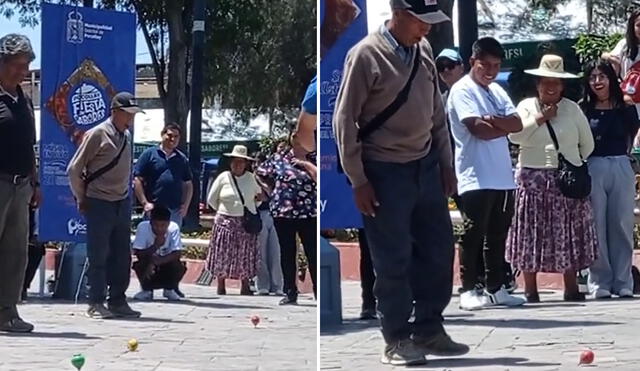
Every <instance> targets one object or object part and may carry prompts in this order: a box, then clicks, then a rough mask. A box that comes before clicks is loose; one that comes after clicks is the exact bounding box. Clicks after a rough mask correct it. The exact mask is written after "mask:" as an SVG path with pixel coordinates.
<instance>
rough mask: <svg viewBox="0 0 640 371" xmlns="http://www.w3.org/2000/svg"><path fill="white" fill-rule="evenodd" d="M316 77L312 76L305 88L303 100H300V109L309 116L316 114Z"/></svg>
mask: <svg viewBox="0 0 640 371" xmlns="http://www.w3.org/2000/svg"><path fill="white" fill-rule="evenodd" d="M317 81H318V76H314V77H313V80H311V82H310V83H309V86H308V87H307V91H306V93H305V94H304V99H303V100H302V109H303V110H304V111H305V112H306V113H308V114H311V115H317V114H318V102H317V101H316V98H317V97H318V82H317Z"/></svg>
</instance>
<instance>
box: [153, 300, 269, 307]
mask: <svg viewBox="0 0 640 371" xmlns="http://www.w3.org/2000/svg"><path fill="white" fill-rule="evenodd" d="M141 303H142V302H141ZM168 304H172V305H173V304H175V305H189V306H193V307H200V308H211V309H229V308H236V309H273V307H265V306H262V305H239V304H227V303H204V302H201V301H191V300H180V301H172V302H170V303H168ZM276 304H278V303H277V302H274V305H276Z"/></svg>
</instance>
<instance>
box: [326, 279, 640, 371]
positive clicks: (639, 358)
mask: <svg viewBox="0 0 640 371" xmlns="http://www.w3.org/2000/svg"><path fill="white" fill-rule="evenodd" d="M342 292H343V297H342V300H343V317H344V321H343V322H344V323H343V326H341V327H340V328H339V329H338V330H337V331H333V332H326V333H322V334H321V337H320V347H321V361H320V362H321V363H320V368H321V369H322V370H349V371H358V370H367V371H370V370H396V369H403V368H401V367H395V368H394V367H389V366H385V365H382V364H380V363H379V358H380V351H381V349H382V336H381V335H380V332H379V330H378V328H377V323H376V322H370V321H369V322H364V321H359V320H357V316H358V314H359V311H360V287H359V282H347V281H343V282H342ZM541 294H542V295H541V300H542V301H543V302H542V303H540V304H535V305H526V306H525V307H522V308H515V309H485V310H483V311H477V312H465V311H461V310H459V309H458V298H457V296H456V297H454V299H453V300H452V303H451V304H450V305H449V307H448V308H447V310H446V312H445V327H446V328H447V331H448V332H449V334H450V335H451V336H452V337H453V338H454V339H455V340H457V341H461V342H465V343H466V344H469V345H470V346H471V348H472V350H471V352H470V353H469V354H468V355H466V356H464V357H458V358H449V359H447V358H438V357H429V358H428V359H429V364H428V365H426V366H423V367H417V368H415V369H420V370H421V369H424V370H474V371H475V370H486V371H501V370H530V371H538V370H540V371H541V370H587V369H599V370H634V371H637V370H640V354H636V350H637V345H638V344H640V310H639V309H640V305H639V304H640V299H631V300H630V299H626V300H619V299H618V300H616V299H614V300H608V301H587V302H586V303H565V302H563V301H562V294H561V293H559V292H552V291H546V292H542V293H541ZM588 348H591V349H593V351H594V353H595V362H594V365H592V366H588V367H584V366H582V367H578V366H577V364H578V360H579V355H580V353H581V352H582V351H583V350H585V349H588ZM412 369H414V368H412Z"/></svg>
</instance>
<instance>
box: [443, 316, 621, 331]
mask: <svg viewBox="0 0 640 371" xmlns="http://www.w3.org/2000/svg"><path fill="white" fill-rule="evenodd" d="M446 324H447V325H448V326H452V325H455V326H488V327H501V328H522V329H545V328H562V327H592V326H607V325H622V324H623V323H621V322H606V321H565V320H553V319H536V318H526V319H506V320H502V319H492V318H474V319H470V320H466V319H451V320H448V321H447V323H446Z"/></svg>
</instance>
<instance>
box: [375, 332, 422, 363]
mask: <svg viewBox="0 0 640 371" xmlns="http://www.w3.org/2000/svg"><path fill="white" fill-rule="evenodd" d="M380 362H381V363H383V364H385V365H394V366H416V365H424V364H425V363H427V359H426V358H425V356H424V354H423V352H422V349H420V348H419V347H418V346H417V345H416V344H415V343H414V342H413V341H411V339H404V340H400V341H397V342H394V343H391V344H387V345H386V346H385V347H384V350H383V351H382V358H381V359H380Z"/></svg>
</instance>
